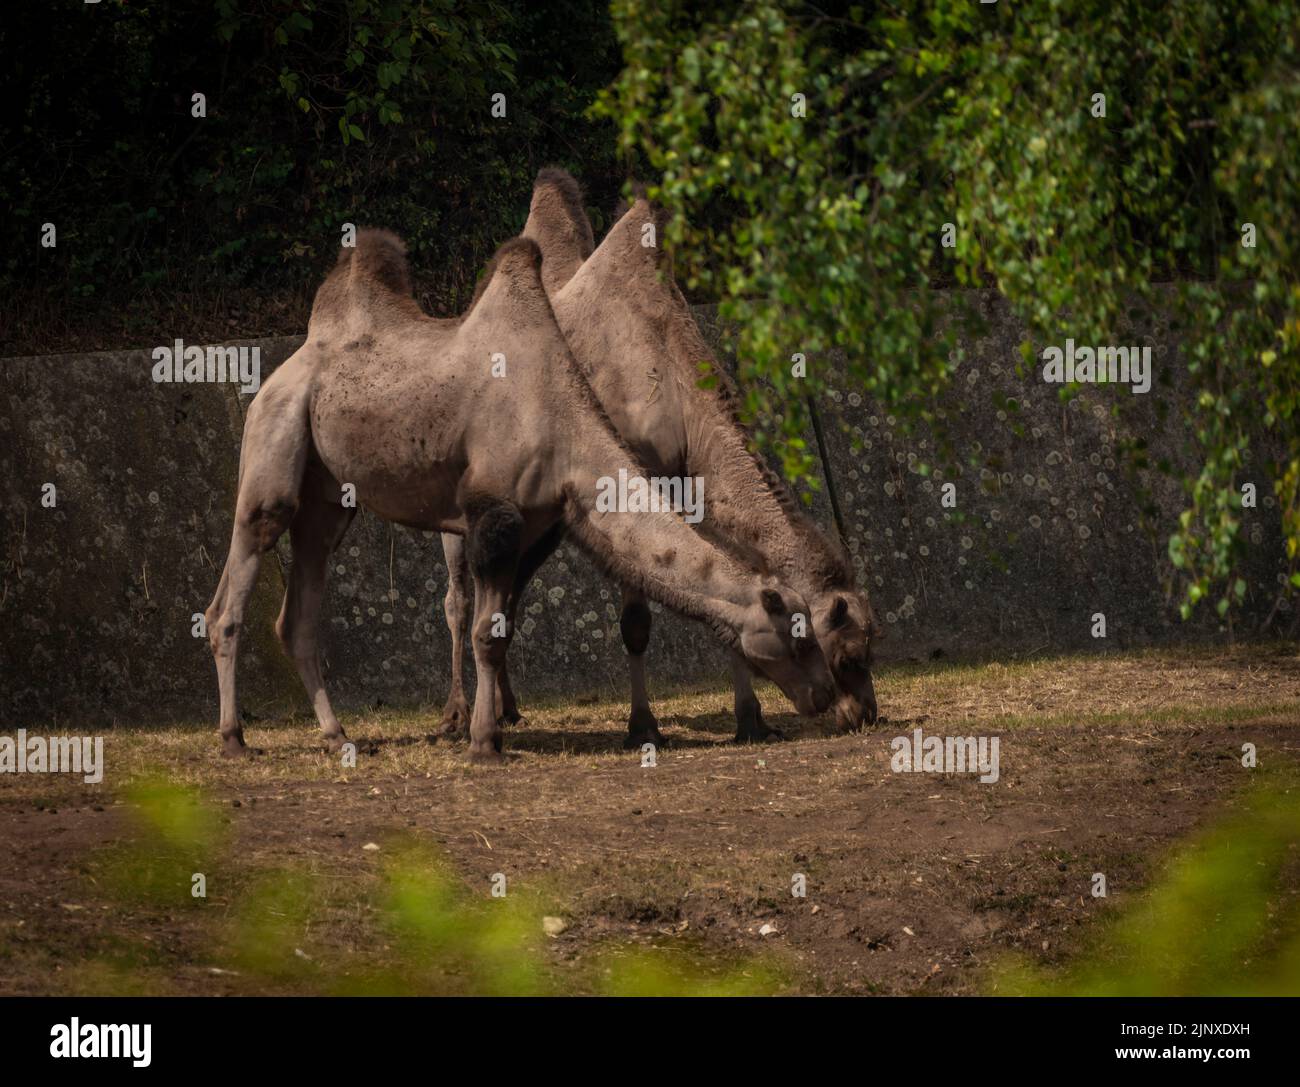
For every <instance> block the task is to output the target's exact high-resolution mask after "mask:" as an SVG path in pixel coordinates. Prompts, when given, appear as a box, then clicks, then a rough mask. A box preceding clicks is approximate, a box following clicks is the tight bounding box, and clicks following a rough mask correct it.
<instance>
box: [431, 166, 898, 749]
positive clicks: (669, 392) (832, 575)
mask: <svg viewBox="0 0 1300 1087" xmlns="http://www.w3.org/2000/svg"><path fill="white" fill-rule="evenodd" d="M648 223H654V224H655V226H656V231H657V233H658V234H659V235H662V227H663V221H662V219H661V217H660V214H659V212H658V211H657V210H656V209H653V208H652V207H651V206H650V205H649V204H648V203H647V201H646V200H645V199H644V198H643V197H638V198H637V199H636V201H635V202H634V203H633V204H632V206H631V207H630V208H628V209H627V211H626V212H625V213H624V214H623V215H622V217H621V218H620V219H619V220H618V222H617V223H616V224H615V225H614V226H613V227H612V228H611V229H610V231H609V233H608V235H606V237H605V238H604V240H603V241H602V242H601V244H600V247H599V248H596V246H595V240H594V237H593V234H592V230H591V223H590V221H589V220H588V218H587V213H586V210H585V207H584V204H583V199H582V192H581V189H580V188H579V186H578V183H577V182H576V181H575V180H574V178H573V177H572V176H570V175H569V174H568V173H566V172H565V171H563V170H559V169H556V168H554V167H547V168H545V169H543V170H542V171H541V172H540V173H539V174H538V176H537V180H536V182H535V184H534V187H533V197H532V204H531V207H530V209H529V215H528V221H527V223H526V224H525V226H524V231H523V237H525V238H531V239H533V240H534V241H536V242H537V244H538V246H539V247H540V248H541V251H542V258H543V259H542V282H543V283H544V284H545V286H546V292H547V295H548V297H549V298H550V300H551V306H552V309H553V310H554V312H555V316H556V319H557V320H558V321H559V324H560V328H561V329H562V331H563V332H564V336H565V339H566V340H567V341H568V344H569V348H570V350H571V352H572V353H573V356H574V357H575V358H576V359H577V362H578V364H579V366H580V367H581V368H582V371H583V373H584V375H585V376H586V378H587V380H588V382H589V383H590V385H591V388H592V390H593V391H594V393H595V395H596V397H597V399H598V400H599V401H600V403H601V406H602V407H603V408H604V409H605V411H606V413H607V414H608V416H609V418H610V421H611V422H612V423H613V425H614V427H615V429H616V430H617V431H618V433H619V435H620V436H621V437H622V439H623V440H624V441H625V442H626V443H627V444H628V445H629V446H630V447H631V448H632V450H633V451H634V453H635V454H636V456H637V458H638V460H640V461H641V462H642V463H643V464H645V465H646V466H647V467H648V468H649V469H651V470H653V471H654V472H656V473H658V474H663V475H668V476H674V475H676V476H698V477H702V478H704V479H705V480H706V481H707V482H708V485H709V488H710V493H711V495H712V500H711V501H710V504H709V510H708V528H709V531H710V535H711V538H712V539H713V540H714V542H715V543H719V544H720V545H722V546H724V547H727V548H730V549H733V550H736V551H738V552H739V553H740V554H742V555H746V556H750V557H752V556H753V555H755V554H756V555H757V556H758V561H761V562H764V563H765V564H766V566H767V568H768V569H769V570H770V571H771V572H772V573H773V574H775V575H776V576H778V577H780V578H781V579H782V580H783V581H785V582H786V583H787V584H790V585H792V586H794V587H795V588H796V589H797V590H798V591H799V592H800V593H801V594H802V595H804V596H805V597H806V598H807V600H808V603H809V604H810V606H811V607H812V621H813V628H814V632H815V634H816V636H817V640H818V642H819V644H820V645H821V647H822V650H823V652H824V653H825V655H826V659H827V661H828V663H829V664H830V667H831V672H832V675H833V676H834V678H835V683H836V688H837V699H836V705H835V716H836V720H837V723H838V725H839V727H840V728H841V729H842V730H843V731H852V730H854V729H857V728H860V727H862V726H863V725H864V724H873V723H874V722H875V721H876V718H877V715H878V708H877V703H876V695H875V688H874V685H873V683H872V679H871V650H872V642H873V640H874V639H875V638H876V637H878V634H879V631H878V628H877V626H876V623H875V619H874V616H873V613H872V609H871V605H870V602H869V601H868V599H867V596H866V594H865V593H864V592H863V591H862V590H861V589H859V588H858V587H857V585H856V582H855V580H854V577H853V567H852V564H851V563H850V561H849V558H848V555H847V554H846V553H845V550H844V548H843V546H842V545H841V544H840V543H839V542H838V541H835V542H832V541H831V540H830V539H829V538H828V537H827V536H826V535H825V534H824V533H823V532H821V531H820V530H819V529H818V527H817V526H816V525H815V524H814V523H813V522H812V520H811V519H810V518H809V517H808V516H807V515H806V514H805V513H804V511H803V510H802V509H801V508H800V507H799V505H798V503H797V501H796V499H795V498H794V496H793V495H792V494H791V493H790V491H789V489H788V487H787V486H786V485H785V483H784V482H783V481H782V480H781V479H780V478H779V477H778V476H777V475H776V474H775V473H773V472H772V471H771V469H770V468H769V467H768V466H767V464H766V462H765V461H764V460H763V459H762V458H761V457H760V456H759V455H758V454H756V453H755V452H753V442H752V437H751V435H750V434H749V433H748V431H747V430H746V429H745V427H744V426H743V424H742V423H741V422H740V419H739V415H738V412H737V403H738V394H737V391H736V387H735V385H734V383H733V382H732V380H731V378H730V376H729V375H728V373H727V372H726V370H725V369H724V368H723V367H722V366H720V365H718V363H717V361H716V359H715V358H714V355H713V353H712V351H710V350H709V348H708V346H707V345H706V344H705V342H704V338H703V336H702V335H701V334H700V331H699V328H698V326H697V325H696V323H695V319H694V317H693V316H692V314H691V311H690V308H689V306H688V305H687V303H686V300H685V299H684V298H683V297H682V294H681V292H680V290H678V288H677V285H676V283H675V281H674V280H673V278H672V273H671V269H670V267H669V266H668V262H667V260H666V259H665V256H664V254H663V250H662V249H661V248H659V247H657V246H653V245H645V244H643V239H644V238H645V237H646V234H645V232H644V230H643V228H644V226H645V225H646V224H648ZM705 361H707V362H708V363H710V364H711V369H712V373H713V374H714V375H715V376H716V378H717V384H716V386H715V387H714V388H713V389H709V390H706V389H702V388H700V387H699V385H698V380H699V376H700V371H699V369H698V364H699V363H700V362H705ZM700 527H704V526H700ZM443 548H444V552H445V554H446V557H447V565H448V568H449V570H450V571H451V578H450V582H449V587H448V592H447V596H446V601H445V613H446V618H447V623H448V626H449V627H450V628H451V634H452V664H453V673H452V680H451V688H450V695H449V697H448V699H447V704H446V706H445V708H444V710H443V725H442V727H443V729H444V731H447V732H453V733H454V732H455V731H457V730H458V729H460V728H462V727H463V722H464V721H465V720H466V719H467V718H468V714H469V709H468V704H467V702H466V699H465V695H464V688H463V685H462V683H461V678H460V668H461V661H462V659H463V650H462V649H461V645H462V643H463V639H464V629H465V620H466V615H467V612H468V596H467V585H468V582H467V577H466V573H465V558H464V548H463V545H462V543H461V541H460V540H459V539H458V538H456V537H452V536H444V537H443ZM650 624H651V619H650V611H649V609H648V608H647V607H646V603H645V598H644V596H643V594H641V593H640V592H638V590H637V589H636V587H635V586H627V587H625V588H624V590H623V612H622V617H621V620H620V628H621V632H622V635H623V643H624V647H625V648H626V650H627V654H628V672H629V678H630V681H631V694H632V699H631V713H630V715H629V719H628V732H627V736H626V739H625V744H626V746H628V747H634V746H637V745H639V744H642V743H646V742H652V743H662V742H663V736H662V734H661V733H660V731H659V724H658V721H657V720H656V718H655V716H654V713H653V711H652V710H651V707H650V701H649V697H648V694H647V689H646V667H645V653H646V648H647V646H648V643H649V639H650ZM731 673H732V680H733V683H734V687H735V713H736V740H737V741H738V742H752V741H758V740H765V739H776V738H779V737H780V733H779V731H778V730H775V729H772V728H769V727H768V725H767V723H766V722H765V721H764V720H763V714H762V708H761V706H760V704H759V701H758V698H757V696H756V695H755V693H754V688H753V684H752V683H751V681H750V670H749V669H748V668H747V667H746V666H745V664H744V662H743V660H741V659H739V658H737V657H735V656H734V655H733V658H732V667H731ZM500 675H501V677H502V684H501V696H502V712H503V716H504V719H505V720H507V721H512V720H518V719H519V711H518V707H517V703H516V700H515V697H514V694H513V692H512V691H511V689H510V683H509V677H508V674H507V672H506V669H505V667H504V666H503V667H502V670H501V673H500Z"/></svg>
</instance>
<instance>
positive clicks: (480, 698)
mask: <svg viewBox="0 0 1300 1087" xmlns="http://www.w3.org/2000/svg"><path fill="white" fill-rule="evenodd" d="M523 535H524V519H523V517H522V516H521V515H520V513H519V510H518V509H516V508H515V507H514V506H513V505H511V504H510V503H508V502H494V503H491V504H488V505H485V506H480V507H479V508H478V509H476V510H475V511H474V512H473V514H471V516H470V518H469V531H468V533H467V539H466V545H467V546H466V550H467V554H468V556H469V567H470V573H471V574H472V576H473V580H474V620H473V626H472V637H473V644H474V667H475V669H476V670H477V671H478V683H477V685H476V687H475V690H474V709H473V711H472V713H471V714H470V721H469V757H470V758H471V759H472V760H474V761H475V762H489V761H492V762H499V761H501V760H502V758H503V756H502V753H501V747H502V731H501V721H500V719H499V718H498V717H497V714H496V695H497V684H498V682H499V679H500V673H501V669H502V666H503V665H504V664H505V660H506V654H507V653H508V652H509V650H510V639H511V637H512V635H513V633H514V630H513V627H512V625H511V622H510V619H509V614H510V596H511V593H512V590H513V589H514V585H515V578H516V576H517V574H518V571H519V558H520V553H521V551H522V543H523Z"/></svg>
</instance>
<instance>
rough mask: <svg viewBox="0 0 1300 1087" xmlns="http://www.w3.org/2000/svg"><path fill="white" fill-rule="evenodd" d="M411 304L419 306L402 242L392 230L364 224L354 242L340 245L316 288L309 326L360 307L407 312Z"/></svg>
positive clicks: (330, 319) (353, 312)
mask: <svg viewBox="0 0 1300 1087" xmlns="http://www.w3.org/2000/svg"><path fill="white" fill-rule="evenodd" d="M413 306H414V307H415V308H416V309H417V310H418V308H419V306H418V304H417V303H416V302H415V300H414V298H413V297H412V295H411V271H410V268H409V266H408V265H407V263H406V245H405V243H404V242H403V241H402V239H401V238H399V237H398V236H397V235H396V234H394V233H393V232H392V231H391V230H378V229H376V228H374V227H364V228H362V229H361V230H359V231H357V236H356V244H355V245H345V246H343V247H342V248H341V249H339V259H338V260H337V261H336V262H335V264H334V267H333V269H331V271H330V273H329V275H327V276H326V277H325V282H324V283H322V284H321V285H320V288H319V289H318V290H317V291H316V300H315V301H314V302H313V303H312V307H311V320H310V321H309V322H308V327H309V328H310V326H311V324H313V323H321V322H325V323H329V322H333V321H339V320H344V319H347V318H348V315H349V314H355V313H357V312H358V311H359V310H360V311H370V312H383V311H388V310H396V311H398V312H406V311H408V310H410V308H411V307H413Z"/></svg>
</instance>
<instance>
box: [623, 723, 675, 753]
mask: <svg viewBox="0 0 1300 1087" xmlns="http://www.w3.org/2000/svg"><path fill="white" fill-rule="evenodd" d="M645 744H654V745H655V747H657V748H665V747H667V746H668V740H667V738H666V737H665V736H664V734H663V733H662V732H660V731H659V730H658V729H657V728H655V729H650V730H647V731H643V732H629V733H628V734H627V735H626V736H624V737H623V750H624V751H635V750H637V749H638V748H640V747H642V746H643V745H645Z"/></svg>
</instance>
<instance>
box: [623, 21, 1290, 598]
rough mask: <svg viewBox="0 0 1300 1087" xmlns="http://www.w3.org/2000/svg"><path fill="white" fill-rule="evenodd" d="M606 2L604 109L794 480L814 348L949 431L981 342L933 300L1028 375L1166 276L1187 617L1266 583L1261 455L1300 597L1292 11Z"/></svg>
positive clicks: (813, 378)
mask: <svg viewBox="0 0 1300 1087" xmlns="http://www.w3.org/2000/svg"><path fill="white" fill-rule="evenodd" d="M613 14H614V21H615V26H616V29H617V33H618V37H619V41H620V43H621V45H622V49H623V54H624V61H625V66H624V70H623V72H622V74H621V75H620V76H619V78H618V80H617V81H616V82H615V83H614V84H613V85H612V87H611V88H609V90H608V91H607V92H606V93H605V94H604V95H603V96H602V98H601V100H600V102H599V104H598V107H597V108H598V111H599V112H600V113H601V114H602V115H604V116H607V117H610V118H612V119H615V120H616V121H617V122H618V124H619V127H620V142H621V145H622V147H623V149H624V152H625V153H627V154H629V155H640V156H642V157H643V159H644V161H645V163H646V165H647V166H648V168H649V175H650V177H651V178H653V179H654V183H653V184H652V185H651V186H650V188H649V195H650V196H651V197H652V198H653V199H656V200H657V201H659V202H660V203H662V204H663V205H664V206H665V207H666V208H667V209H668V210H669V211H670V212H672V213H674V215H673V219H672V224H671V227H670V229H669V232H668V239H669V244H671V245H672V246H674V248H675V251H676V255H677V259H678V268H679V269H684V273H685V276H684V277H685V279H686V281H687V283H688V285H690V286H691V287H693V288H694V289H697V290H706V291H712V292H716V294H717V295H718V296H719V297H720V298H721V300H722V302H723V311H724V316H726V317H729V318H731V319H732V321H734V322H735V323H736V326H737V328H738V332H737V342H736V348H737V353H738V356H739V358H741V359H742V360H743V362H742V375H743V376H744V377H746V378H748V379H750V380H748V381H746V383H745V384H746V389H747V394H746V395H747V408H748V410H749V413H750V415H751V416H752V418H753V419H754V420H756V423H757V425H758V426H759V428H760V431H761V432H762V434H763V437H764V439H765V440H767V441H769V442H770V441H772V440H773V439H776V438H780V439H782V441H781V443H780V444H781V446H782V450H783V456H784V462H785V469H786V471H787V473H788V474H790V475H791V476H792V477H795V478H804V479H806V478H807V477H808V475H809V470H810V467H811V463H812V456H811V453H810V452H809V450H808V449H807V448H806V447H805V446H804V444H803V442H802V440H801V437H800V436H801V435H802V434H803V433H804V432H805V421H806V415H807V412H806V407H805V403H806V402H805V396H806V394H808V393H809V392H815V391H817V389H818V388H819V387H820V386H821V385H822V378H821V377H820V376H819V374H818V371H817V369H816V367H815V366H813V367H811V368H810V370H809V373H808V377H807V379H802V378H799V377H797V376H796V375H795V373H794V372H793V367H792V365H791V356H792V355H793V354H794V353H796V352H800V353H804V354H805V355H806V356H807V357H808V358H809V359H810V360H811V359H815V358H817V357H819V356H824V353H825V352H827V351H829V350H831V349H839V350H841V351H842V352H844V354H845V356H846V359H847V367H848V373H849V375H850V377H851V378H852V379H853V380H854V381H855V382H856V383H857V384H858V385H859V386H860V387H861V388H862V389H863V390H864V391H865V392H867V393H868V394H870V395H871V396H873V397H874V398H876V399H877V401H879V402H880V403H881V404H883V405H885V406H886V407H887V408H888V409H889V410H891V411H895V412H897V413H899V414H900V416H903V417H905V418H909V417H910V418H911V419H914V420H916V419H919V420H922V421H925V422H928V423H931V424H934V423H940V422H941V420H939V419H938V418H937V417H936V416H937V412H936V409H935V407H934V405H935V403H936V398H937V396H938V394H939V393H940V392H941V390H942V389H943V388H944V386H945V383H946V381H947V379H948V378H949V377H950V375H951V373H952V372H953V369H954V367H955V365H956V363H957V362H958V361H959V360H960V353H959V349H958V345H957V339H956V333H957V328H955V327H949V328H948V329H947V331H945V332H940V331H938V326H937V324H936V318H937V316H938V313H937V309H936V306H937V296H936V293H935V288H936V287H938V286H945V285H950V284H955V285H956V286H958V287H973V286H993V287H996V288H997V289H998V290H999V291H1001V292H1002V293H1003V294H1004V295H1005V296H1006V298H1007V299H1008V300H1009V302H1010V304H1011V305H1012V307H1013V310H1014V312H1015V313H1016V314H1017V316H1019V317H1020V318H1021V319H1023V320H1024V321H1025V322H1026V325H1027V327H1028V329H1029V337H1028V339H1027V340H1026V342H1025V343H1024V344H1023V345H1022V352H1023V354H1024V361H1025V363H1026V364H1029V363H1031V362H1032V349H1031V343H1032V342H1033V341H1035V340H1037V341H1038V342H1040V343H1041V342H1044V341H1045V342H1048V343H1051V342H1055V338H1056V337H1057V336H1058V335H1059V330H1060V327H1061V320H1062V314H1065V313H1068V314H1069V322H1070V329H1071V331H1072V333H1073V334H1074V335H1075V336H1076V338H1078V339H1080V340H1081V342H1082V341H1083V340H1086V339H1091V342H1094V343H1105V342H1107V341H1108V336H1107V333H1108V332H1109V331H1110V330H1113V329H1114V327H1115V324H1116V321H1117V319H1118V318H1119V316H1120V315H1121V314H1122V313H1123V312H1124V311H1125V310H1126V309H1127V308H1129V307H1130V306H1131V305H1132V304H1133V303H1134V301H1143V300H1145V301H1147V302H1150V301H1152V299H1153V297H1154V296H1155V293H1156V287H1157V285H1158V284H1159V283H1161V282H1162V281H1165V280H1168V279H1171V278H1173V279H1176V280H1177V281H1178V282H1177V288H1176V290H1175V291H1174V301H1175V305H1176V308H1177V310H1178V312H1179V313H1180V314H1181V317H1182V321H1183V324H1184V328H1185V342H1184V355H1185V359H1186V367H1187V370H1188V373H1189V375H1190V380H1191V381H1192V383H1193V385H1194V389H1195V394H1196V395H1195V399H1194V405H1193V407H1192V408H1191V411H1190V415H1189V418H1188V419H1187V424H1188V426H1189V428H1190V429H1191V431H1192V432H1193V433H1194V435H1195V437H1196V439H1197V441H1198V442H1199V447H1200V449H1201V452H1202V455H1203V466H1202V468H1201V470H1200V472H1199V474H1198V475H1197V476H1196V477H1195V478H1193V479H1190V480H1188V481H1187V496H1188V501H1187V509H1186V511H1185V512H1184V513H1183V515H1182V518H1181V521H1180V523H1179V525H1178V527H1177V530H1176V531H1175V532H1174V533H1173V535H1172V536H1171V538H1170V539H1169V553H1170V557H1171V560H1172V561H1173V563H1174V564H1175V566H1177V567H1178V568H1180V569H1181V570H1183V571H1184V572H1185V574H1186V581H1187V595H1186V602H1185V604H1184V613H1185V614H1189V613H1190V611H1191V609H1192V608H1193V607H1194V606H1195V604H1196V603H1197V602H1198V601H1199V600H1201V599H1203V598H1205V597H1207V596H1209V595H1211V594H1212V593H1218V599H1217V606H1218V609H1219V612H1220V614H1225V613H1226V612H1227V611H1228V609H1229V608H1230V606H1231V605H1232V604H1233V603H1234V602H1237V601H1239V600H1241V599H1242V598H1243V597H1244V595H1245V593H1246V590H1247V586H1246V584H1245V581H1244V580H1243V579H1242V578H1241V577H1239V576H1238V575H1237V568H1238V561H1239V558H1240V554H1241V547H1242V540H1241V517H1240V509H1241V493H1240V489H1239V480H1238V474H1239V472H1240V471H1241V469H1242V466H1243V464H1244V463H1245V459H1246V457H1247V454H1248V451H1250V450H1251V448H1252V442H1253V443H1254V446H1255V453H1256V455H1257V456H1260V455H1270V456H1271V467H1272V469H1273V471H1272V476H1273V480H1274V488H1275V490H1276V496H1277V500H1278V505H1279V508H1280V510H1281V527H1282V531H1283V534H1284V536H1285V539H1286V547H1287V553H1288V557H1289V559H1290V569H1289V577H1290V586H1289V589H1293V588H1294V587H1296V586H1300V573H1297V570H1296V557H1297V548H1298V546H1300V502H1298V500H1297V489H1298V486H1300V413H1298V412H1297V408H1300V285H1298V283H1297V271H1298V270H1300V239H1298V238H1297V235H1296V231H1295V224H1296V222H1297V221H1300V215H1298V214H1297V213H1298V212H1300V184H1298V183H1300V29H1298V28H1300V18H1298V15H1300V12H1298V11H1297V6H1296V4H1294V3H1293V2H1282V3H1275V2H1272V0H1245V2H1243V3H1239V4H1233V5H1222V4H1218V3H1214V2H1212V0H1188V2H1187V3H1181V4H1173V5H1153V4H1148V3H1144V2H1143V0H1040V2H1031V3H1017V4H975V3H970V2H968V0H933V2H930V3H926V4H911V5H892V4H877V5H867V4H854V5H849V6H845V7H830V8H828V9H826V10H824V6H818V5H813V4H794V3H782V2H780V0H760V2H758V3H746V4H724V5H721V6H719V7H716V8H714V9H712V10H711V11H710V12H709V13H707V14H700V13H698V12H697V11H694V10H690V9H687V8H684V7H679V6H675V5H671V6H665V5H663V4H660V3H651V2H649V0H614V3H613ZM1098 95H1101V96H1104V100H1103V99H1101V98H1098V97H1096V96H1098ZM946 224H950V225H949V226H948V228H947V231H946V233H947V235H948V239H949V240H950V241H951V242H952V244H951V246H948V247H946V246H945V245H944V244H943V238H944V234H945V225H946ZM1245 224H1253V225H1254V228H1255V235H1256V236H1255V245H1254V247H1253V248H1248V247H1246V246H1245V245H1243V240H1246V235H1244V234H1243V228H1244V226H1245ZM742 316H743V320H741V318H742ZM756 379H761V380H756ZM706 380H707V376H706ZM1062 395H1063V396H1067V397H1068V396H1069V395H1071V390H1070V389H1068V388H1067V389H1064V390H1062ZM1116 410H1119V407H1118V405H1117V407H1116ZM1260 432H1263V435H1264V437H1265V439H1266V441H1265V442H1264V443H1262V444H1261V443H1260V441H1259V438H1258V435H1259V433H1260ZM1137 456H1139V457H1140V456H1141V453H1140V451H1138V453H1137Z"/></svg>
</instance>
